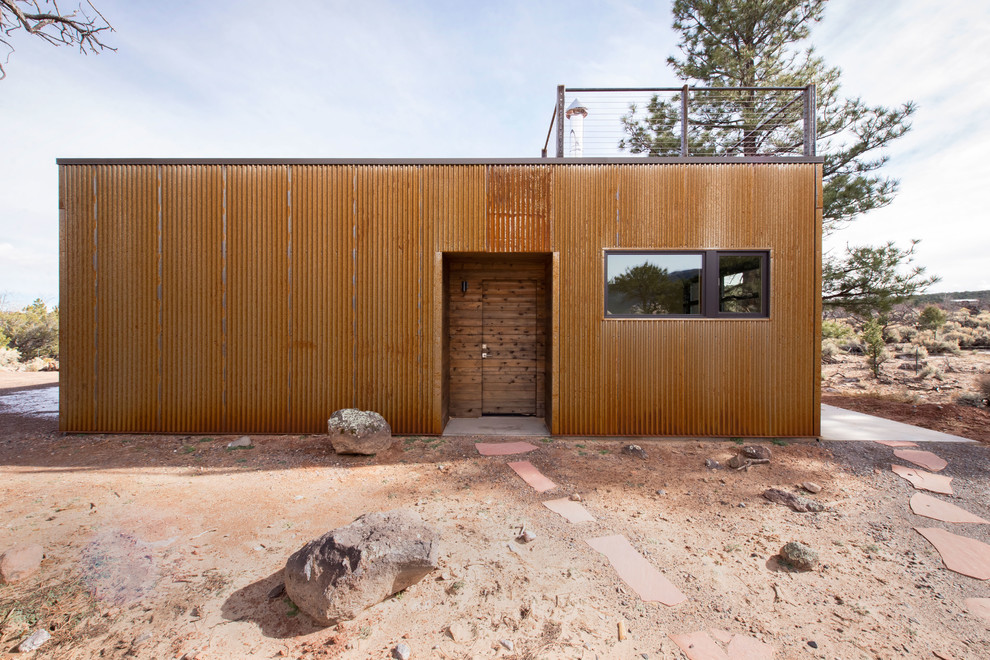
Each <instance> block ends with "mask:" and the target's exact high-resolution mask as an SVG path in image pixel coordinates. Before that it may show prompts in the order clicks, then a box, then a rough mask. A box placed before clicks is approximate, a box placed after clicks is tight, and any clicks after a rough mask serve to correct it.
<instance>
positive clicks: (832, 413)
mask: <svg viewBox="0 0 990 660" xmlns="http://www.w3.org/2000/svg"><path fill="white" fill-rule="evenodd" d="M822 440H911V441H913V442H975V440H970V439H969V438H960V437H959V436H958V435H949V434H948V433H941V432H939V431H932V430H930V429H925V428H921V427H920V426H912V425H910V424H903V423H901V422H895V421H893V420H890V419H884V418H883V417H874V416H873V415H865V414H863V413H858V412H854V411H852V410H845V409H843V408H836V407H835V406H827V405H824V404H822Z"/></svg>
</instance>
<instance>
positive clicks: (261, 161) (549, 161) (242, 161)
mask: <svg viewBox="0 0 990 660" xmlns="http://www.w3.org/2000/svg"><path fill="white" fill-rule="evenodd" d="M824 162H825V159H824V158H823V157H821V156H752V157H739V156H732V157H706V156H690V157H687V158H682V157H668V158H638V157H628V156H627V157H624V158H56V159H55V163H56V164H58V165H643V164H659V165H682V164H688V165H711V164H728V165H732V164H781V163H784V164H796V163H824Z"/></svg>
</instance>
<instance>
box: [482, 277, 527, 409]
mask: <svg viewBox="0 0 990 660" xmlns="http://www.w3.org/2000/svg"><path fill="white" fill-rule="evenodd" d="M537 308H538V306H537V281H536V280H530V279H511V280H510V279H497V280H495V279H489V280H484V281H483V282H482V294H481V335H482V340H481V341H482V344H481V353H482V361H481V413H482V414H483V415H535V414H536V397H537V344H538V341H537V335H538V332H539V328H538V324H537Z"/></svg>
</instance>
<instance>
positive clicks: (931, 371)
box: [918, 364, 945, 380]
mask: <svg viewBox="0 0 990 660" xmlns="http://www.w3.org/2000/svg"><path fill="white" fill-rule="evenodd" d="M918 378H934V379H935V380H945V374H944V373H942V370H941V369H938V368H937V367H933V366H932V365H930V364H926V365H925V366H924V368H923V369H922V370H921V372H920V373H919V374H918Z"/></svg>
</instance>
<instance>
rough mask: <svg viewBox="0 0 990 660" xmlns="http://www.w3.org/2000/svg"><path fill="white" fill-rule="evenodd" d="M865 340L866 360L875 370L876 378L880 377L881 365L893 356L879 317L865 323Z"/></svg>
mask: <svg viewBox="0 0 990 660" xmlns="http://www.w3.org/2000/svg"><path fill="white" fill-rule="evenodd" d="M863 342H864V343H865V344H866V361H867V363H868V364H869V365H870V369H872V370H873V376H874V378H880V365H882V364H883V363H884V362H886V361H887V360H889V359H890V358H891V355H890V352H889V351H888V350H887V346H886V345H885V344H884V341H883V326H882V325H880V321H878V320H877V319H870V320H869V321H867V322H866V323H864V324H863Z"/></svg>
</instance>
